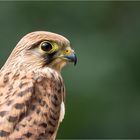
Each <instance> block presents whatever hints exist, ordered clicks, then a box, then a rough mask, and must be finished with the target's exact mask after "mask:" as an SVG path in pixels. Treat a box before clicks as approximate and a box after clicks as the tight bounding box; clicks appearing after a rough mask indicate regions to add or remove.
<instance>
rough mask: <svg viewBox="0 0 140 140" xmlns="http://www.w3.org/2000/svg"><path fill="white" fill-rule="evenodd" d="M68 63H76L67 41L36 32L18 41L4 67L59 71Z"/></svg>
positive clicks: (50, 34)
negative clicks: (48, 68)
mask: <svg viewBox="0 0 140 140" xmlns="http://www.w3.org/2000/svg"><path fill="white" fill-rule="evenodd" d="M68 62H73V63H74V64H76V62H77V58H76V55H75V52H74V50H73V49H72V48H71V46H70V42H69V40H68V39H66V38H65V37H63V36H61V35H58V34H55V33H51V32H45V31H36V32H32V33H29V34H27V35H25V36H24V37H23V38H22V39H21V40H20V41H19V43H18V44H17V45H16V47H15V49H14V50H13V52H12V53H11V56H10V57H9V59H8V61H7V63H6V65H10V66H11V67H13V66H14V67H16V68H17V67H20V69H21V68H22V69H24V68H26V69H33V68H43V67H50V68H52V69H55V70H57V71H61V69H62V68H63V67H64V66H65V65H66V64H67V63H68Z"/></svg>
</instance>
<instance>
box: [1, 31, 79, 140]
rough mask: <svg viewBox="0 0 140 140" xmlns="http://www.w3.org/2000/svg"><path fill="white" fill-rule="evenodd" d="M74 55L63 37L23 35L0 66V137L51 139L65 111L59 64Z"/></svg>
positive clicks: (8, 139) (6, 139)
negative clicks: (0, 66)
mask: <svg viewBox="0 0 140 140" xmlns="http://www.w3.org/2000/svg"><path fill="white" fill-rule="evenodd" d="M69 62H73V63H74V64H76V62H77V58H76V55H75V52H74V50H73V49H72V48H71V46H70V42H69V40H68V39H66V38H65V37H63V36H61V35H59V34H56V33H52V32H47V31H35V32H31V33H29V34H27V35H25V36H24V37H23V38H22V39H21V40H20V41H19V42H18V44H17V45H16V47H15V48H14V50H13V51H12V53H11V55H10V56H9V58H8V59H7V61H6V63H5V64H4V66H3V67H2V68H1V70H0V139H1V140H26V139H29V140H41V139H43V140H44V139H48V140H54V139H55V138H56V135H57V131H58V128H59V124H60V122H62V120H63V118H64V114H65V105H64V99H65V86H64V82H63V79H62V77H61V70H62V68H63V67H64V66H65V65H66V64H67V63H69Z"/></svg>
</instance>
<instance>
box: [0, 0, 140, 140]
mask: <svg viewBox="0 0 140 140" xmlns="http://www.w3.org/2000/svg"><path fill="white" fill-rule="evenodd" d="M36 30H48V31H52V32H56V33H59V34H62V35H64V36H66V37H67V38H68V39H69V40H70V41H71V42H72V46H73V47H74V49H75V51H76V53H77V56H78V64H77V66H76V67H73V65H69V66H67V67H66V68H65V69H64V70H63V72H62V74H63V77H64V80H65V85H66V89H67V97H66V115H65V119H64V121H63V123H62V124H61V126H60V130H59V134H58V138H61V139H62V138H71V139H72V138H77V139H78V138H80V139H82V138H83V139H84V138H92V139H93V138H95V139H97V138H100V139H103V138H140V2H113V1H108V2H101V1H100V2H98V1H91V2H78V1H77V2H74V1H69V2H64V1H62V2H60V1H59V2H58V1H53V2H51V1H50V2H49V1H46V2H45V1H44V2H43V1H42V2H0V66H2V65H3V64H4V62H5V61H6V59H7V57H8V56H9V54H10V52H11V50H12V49H13V48H14V46H15V45H16V43H17V42H18V41H19V39H20V38H21V37H22V36H23V35H25V34H26V33H28V32H31V31H36Z"/></svg>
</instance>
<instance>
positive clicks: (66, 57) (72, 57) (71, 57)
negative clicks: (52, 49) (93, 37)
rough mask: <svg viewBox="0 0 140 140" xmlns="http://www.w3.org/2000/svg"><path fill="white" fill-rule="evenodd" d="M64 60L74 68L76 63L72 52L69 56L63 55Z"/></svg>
mask: <svg viewBox="0 0 140 140" xmlns="http://www.w3.org/2000/svg"><path fill="white" fill-rule="evenodd" d="M64 58H65V59H66V60H68V61H69V62H73V63H74V66H75V65H76V63H77V57H76V54H75V53H74V52H72V53H71V54H67V55H64Z"/></svg>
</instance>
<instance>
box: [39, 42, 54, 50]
mask: <svg viewBox="0 0 140 140" xmlns="http://www.w3.org/2000/svg"><path fill="white" fill-rule="evenodd" d="M41 49H42V50H43V51H45V52H49V51H50V50H51V49H52V45H51V44H50V43H49V42H42V43H41Z"/></svg>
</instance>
